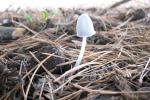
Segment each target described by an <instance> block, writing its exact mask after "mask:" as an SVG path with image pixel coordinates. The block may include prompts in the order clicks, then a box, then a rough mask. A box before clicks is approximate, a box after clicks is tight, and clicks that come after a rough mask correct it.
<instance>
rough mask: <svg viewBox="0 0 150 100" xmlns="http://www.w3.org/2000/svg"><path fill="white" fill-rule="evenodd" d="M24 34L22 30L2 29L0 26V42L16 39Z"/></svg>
mask: <svg viewBox="0 0 150 100" xmlns="http://www.w3.org/2000/svg"><path fill="white" fill-rule="evenodd" d="M24 33H25V29H24V28H14V27H3V26H0V42H2V41H5V40H13V39H17V38H19V37H21V36H23V34H24Z"/></svg>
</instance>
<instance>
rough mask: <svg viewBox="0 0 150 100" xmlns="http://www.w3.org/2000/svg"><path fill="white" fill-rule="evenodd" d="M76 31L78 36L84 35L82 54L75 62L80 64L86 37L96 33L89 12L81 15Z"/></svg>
mask: <svg viewBox="0 0 150 100" xmlns="http://www.w3.org/2000/svg"><path fill="white" fill-rule="evenodd" d="M76 31H77V36H78V37H82V46H81V50H80V54H79V56H78V59H77V61H76V64H75V66H78V65H80V63H81V60H82V58H83V55H84V51H85V46H86V38H87V37H90V36H92V35H94V34H95V33H96V32H95V30H94V26H93V22H92V20H91V18H90V17H89V16H88V15H87V14H82V15H80V16H79V18H78V20H77V25H76Z"/></svg>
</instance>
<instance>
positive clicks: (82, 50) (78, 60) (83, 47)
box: [75, 37, 86, 67]
mask: <svg viewBox="0 0 150 100" xmlns="http://www.w3.org/2000/svg"><path fill="white" fill-rule="evenodd" d="M85 46H86V37H83V39H82V46H81V50H80V54H79V56H78V59H77V61H76V64H75V67H76V66H79V65H80V63H81V60H82V58H83V55H84V51H85Z"/></svg>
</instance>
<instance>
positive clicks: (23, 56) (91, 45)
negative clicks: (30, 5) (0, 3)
mask: <svg viewBox="0 0 150 100" xmlns="http://www.w3.org/2000/svg"><path fill="white" fill-rule="evenodd" d="M85 12H86V13H88V14H89V16H90V17H91V19H92V21H93V24H94V28H95V30H96V35H94V36H92V37H89V38H88V39H87V46H86V51H85V54H84V58H83V60H82V63H81V65H80V66H77V67H74V64H75V61H76V59H77V57H78V55H79V51H80V47H81V42H82V39H81V38H79V37H77V36H76V30H75V29H76V21H77V18H78V16H79V15H80V14H82V13H85ZM0 25H1V26H0V100H23V99H28V100H36V99H39V100H148V99H149V97H150V64H149V62H150V8H144V9H133V8H130V9H115V6H112V7H111V9H100V8H89V9H62V8H60V9H59V10H58V11H57V12H55V11H53V10H49V9H47V10H44V11H38V10H35V9H34V10H21V9H18V10H17V11H11V10H6V11H4V12H1V16H0ZM64 73H69V74H67V75H66V76H65V77H63V78H61V79H59V77H60V76H61V75H63V74H64Z"/></svg>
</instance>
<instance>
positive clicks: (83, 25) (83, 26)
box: [76, 14, 96, 37]
mask: <svg viewBox="0 0 150 100" xmlns="http://www.w3.org/2000/svg"><path fill="white" fill-rule="evenodd" d="M76 31H77V36H78V37H90V36H92V35H94V34H95V33H96V32H95V30H94V26H93V22H92V20H91V18H90V17H89V16H88V15H87V14H82V15H80V16H79V17H78V20H77V25H76Z"/></svg>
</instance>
